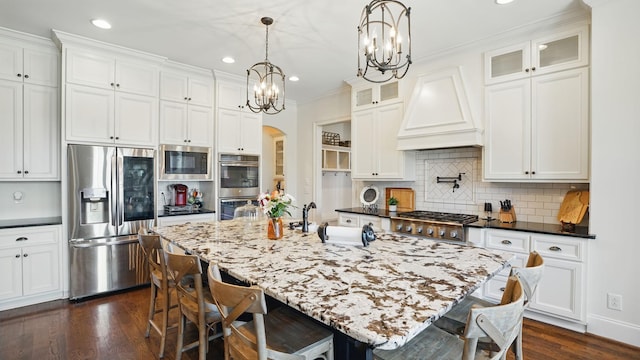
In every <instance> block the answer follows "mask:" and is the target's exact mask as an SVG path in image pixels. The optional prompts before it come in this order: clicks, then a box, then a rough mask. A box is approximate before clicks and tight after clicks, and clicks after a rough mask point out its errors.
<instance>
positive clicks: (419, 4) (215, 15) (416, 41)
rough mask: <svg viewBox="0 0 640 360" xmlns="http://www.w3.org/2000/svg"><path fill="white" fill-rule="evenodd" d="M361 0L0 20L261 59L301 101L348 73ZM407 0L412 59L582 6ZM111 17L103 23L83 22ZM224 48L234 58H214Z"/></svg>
mask: <svg viewBox="0 0 640 360" xmlns="http://www.w3.org/2000/svg"><path fill="white" fill-rule="evenodd" d="M368 2H369V0H271V1H255V0H173V1H169V0H0V9H1V10H0V26H2V27H6V28H10V29H14V30H19V31H23V32H27V33H31V34H36V35H40V36H44V37H51V32H50V30H51V29H56V30H61V31H64V32H68V33H72V34H77V35H82V36H85V37H88V38H92V39H97V40H101V41H104V42H108V43H112V44H117V45H121V46H125V47H129V48H134V49H138V50H142V51H146V52H149V53H153V54H158V55H162V56H166V57H168V58H169V59H171V60H174V61H177V62H182V63H187V64H191V65H196V66H200V67H204V68H209V69H219V70H222V71H226V72H229V73H234V74H238V75H242V76H244V75H245V74H246V69H247V68H249V67H250V66H252V65H253V64H254V63H256V62H259V61H262V60H263V59H264V50H265V49H264V45H265V44H264V40H265V27H264V25H262V24H261V23H260V18H261V17H263V16H269V17H272V18H273V19H274V24H273V25H272V26H270V27H269V60H270V61H271V62H272V63H274V64H276V65H278V66H280V67H281V68H282V69H283V70H284V71H285V74H286V75H287V76H289V75H297V76H298V77H300V81H299V82H297V83H293V82H290V81H288V82H287V89H286V90H287V91H286V96H287V98H289V99H293V100H297V101H298V102H305V101H309V100H311V99H314V98H317V97H318V96H320V95H322V94H324V93H327V92H329V91H332V90H334V89H337V88H339V87H341V86H343V81H344V80H345V79H351V78H353V77H355V74H356V68H357V58H356V46H357V33H356V28H357V25H358V22H359V19H360V15H361V12H362V9H363V8H364V6H365V5H366V4H367V3H368ZM403 2H404V4H405V5H407V6H410V7H411V20H412V21H411V28H412V29H411V30H412V51H413V54H412V56H413V59H414V61H416V60H419V59H421V58H426V57H429V56H432V55H433V54H436V53H438V52H441V51H444V50H446V49H449V48H452V47H455V46H461V45H464V44H468V43H471V42H473V41H477V40H479V39H484V38H487V37H490V36H493V35H496V34H499V33H503V32H505V31H508V30H510V29H515V28H517V27H520V26H523V25H526V24H530V23H534V22H537V21H540V20H543V19H548V18H551V17H553V16H556V15H558V14H563V13H568V12H572V11H576V10H577V9H578V8H581V7H583V6H584V5H582V1H581V0H515V1H514V2H513V3H511V4H509V5H505V6H498V5H496V4H495V2H494V0H403ZM94 18H104V19H107V20H108V21H110V22H111V24H112V25H113V28H112V29H111V30H101V29H98V28H96V27H94V26H93V25H91V24H90V20H91V19H94ZM228 55H229V56H233V57H235V59H236V63H235V64H232V65H229V64H224V63H222V62H221V59H222V57H224V56H228Z"/></svg>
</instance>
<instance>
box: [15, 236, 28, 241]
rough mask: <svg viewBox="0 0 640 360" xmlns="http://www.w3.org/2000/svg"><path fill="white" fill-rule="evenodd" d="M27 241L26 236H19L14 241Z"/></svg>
mask: <svg viewBox="0 0 640 360" xmlns="http://www.w3.org/2000/svg"><path fill="white" fill-rule="evenodd" d="M26 240H29V238H27V237H26V236H20V237H19V238H17V239H16V241H26Z"/></svg>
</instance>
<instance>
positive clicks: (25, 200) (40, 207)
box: [0, 181, 62, 220]
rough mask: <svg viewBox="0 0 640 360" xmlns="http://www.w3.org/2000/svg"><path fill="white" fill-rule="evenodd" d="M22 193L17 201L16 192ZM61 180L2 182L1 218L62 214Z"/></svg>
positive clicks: (0, 198) (0, 196)
mask: <svg viewBox="0 0 640 360" xmlns="http://www.w3.org/2000/svg"><path fill="white" fill-rule="evenodd" d="M17 191H19V192H21V193H22V201H15V200H14V197H13V193H14V192H17ZM61 210H62V209H61V205H60V182H57V181H46V182H45V181H43V182H26V181H24V182H0V220H11V219H29V218H38V217H51V216H61Z"/></svg>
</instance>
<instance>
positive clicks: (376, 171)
mask: <svg viewBox="0 0 640 360" xmlns="http://www.w3.org/2000/svg"><path fill="white" fill-rule="evenodd" d="M402 113H403V104H402V103H401V102H397V103H395V104H388V105H381V106H377V107H372V108H370V109H367V110H359V111H354V112H353V113H352V115H351V140H352V145H353V146H352V149H353V150H352V153H351V159H352V171H351V172H352V178H353V179H364V180H412V179H413V178H414V176H415V172H414V162H415V161H414V156H415V155H414V154H415V153H413V152H409V151H399V150H396V149H397V141H398V140H397V136H396V135H397V133H398V127H399V126H400V122H401V121H402Z"/></svg>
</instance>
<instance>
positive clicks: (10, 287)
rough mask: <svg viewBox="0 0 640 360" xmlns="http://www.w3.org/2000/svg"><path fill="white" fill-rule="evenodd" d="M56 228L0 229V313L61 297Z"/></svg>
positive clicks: (59, 251) (58, 244)
mask: <svg viewBox="0 0 640 360" xmlns="http://www.w3.org/2000/svg"><path fill="white" fill-rule="evenodd" d="M60 234H61V229H60V226H58V225H53V226H37V227H26V228H18V229H2V230H0V273H2V276H1V277H0V310H6V309H10V308H13V307H19V306H24V305H31V304H36V303H39V302H44V301H49V300H54V299H60V298H62V295H63V294H62V285H61V284H62V282H61V273H62V267H61V262H60V254H61V248H60V247H61V242H60V238H61V235H60Z"/></svg>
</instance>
